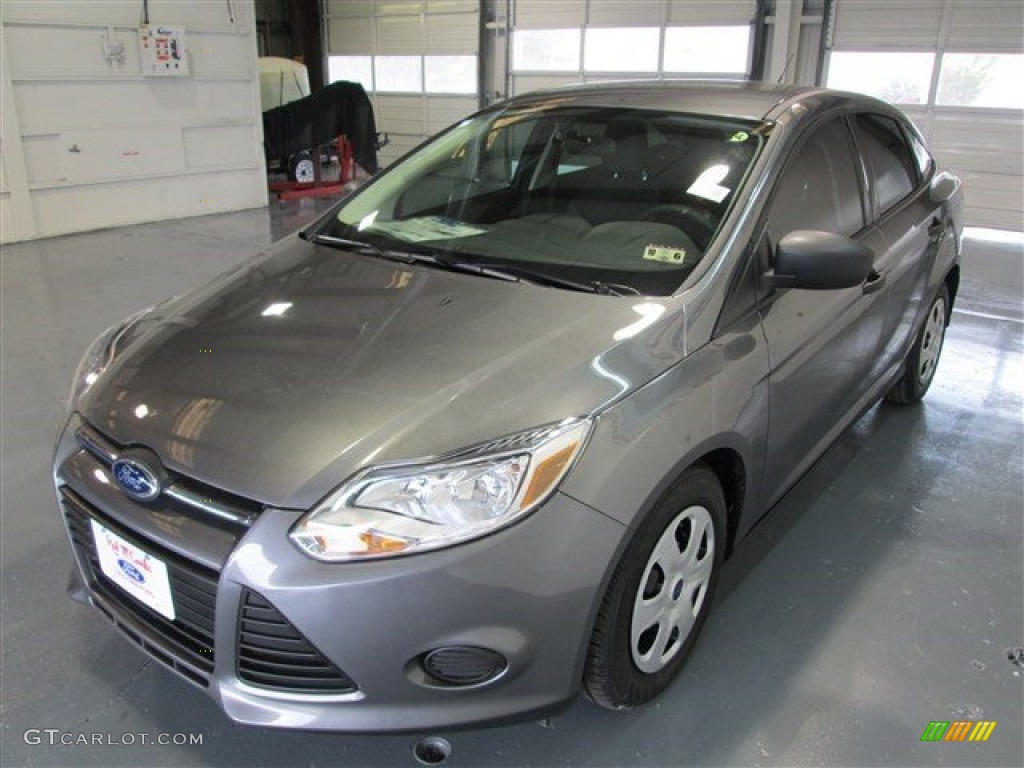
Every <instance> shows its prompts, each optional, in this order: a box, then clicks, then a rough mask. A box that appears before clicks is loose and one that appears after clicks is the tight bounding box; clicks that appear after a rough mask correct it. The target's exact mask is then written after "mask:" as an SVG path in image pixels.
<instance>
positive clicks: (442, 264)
mask: <svg viewBox="0 0 1024 768" xmlns="http://www.w3.org/2000/svg"><path fill="white" fill-rule="evenodd" d="M313 242H315V243H321V244H323V245H331V246H339V245H340V246H344V247H346V248H350V249H352V250H353V251H355V252H356V253H362V254H364V255H367V256H375V257H377V258H380V259H387V260H388V261H397V262H400V263H402V264H428V265H430V266H432V267H437V268H439V269H447V270H450V271H452V272H464V273H466V274H470V275H482V276H484V277H491V278H495V279H497V280H508V281H511V282H526V283H533V284H536V285H550V286H554V287H556V288H568V289H569V290H573V291H582V292H584V293H599V294H604V295H610V296H627V295H638V294H640V291H638V290H637V289H636V288H634V287H633V286H631V285H624V284H622V283H604V282H601V281H599V280H591V281H588V282H577V281H575V280H568V279H566V278H564V277H555V276H554V275H549V274H547V273H545V272H539V271H537V270H533V269H529V268H526V267H520V266H517V265H515V264H498V263H484V262H478V261H460V260H457V259H446V258H442V257H440V256H432V255H430V254H428V253H417V252H415V251H395V250H390V249H386V248H381V247H380V246H378V245H374V244H373V243H368V242H366V241H363V240H350V239H349V238H345V237H335V236H333V235H317V236H316V237H315V238H313Z"/></svg>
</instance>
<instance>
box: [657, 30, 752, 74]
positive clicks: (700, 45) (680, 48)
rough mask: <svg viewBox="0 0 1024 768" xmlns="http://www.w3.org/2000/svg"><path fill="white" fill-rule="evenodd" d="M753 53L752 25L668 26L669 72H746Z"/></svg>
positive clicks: (667, 59)
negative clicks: (751, 51) (751, 40)
mask: <svg viewBox="0 0 1024 768" xmlns="http://www.w3.org/2000/svg"><path fill="white" fill-rule="evenodd" d="M749 55H750V27H749V26H734V27H733V26H730V27H668V28H666V29H665V57H664V64H663V67H662V68H663V69H664V71H665V72H701V73H706V74H714V75H730V74H735V75H742V74H744V73H746V71H747V59H748V58H749Z"/></svg>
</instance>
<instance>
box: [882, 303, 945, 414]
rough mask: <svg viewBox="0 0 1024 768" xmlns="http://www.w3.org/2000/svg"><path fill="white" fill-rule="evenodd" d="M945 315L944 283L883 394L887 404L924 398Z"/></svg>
mask: <svg viewBox="0 0 1024 768" xmlns="http://www.w3.org/2000/svg"><path fill="white" fill-rule="evenodd" d="M948 318H949V291H948V290H947V288H946V286H945V285H943V286H942V288H941V289H940V290H939V293H938V295H937V296H936V297H935V300H934V301H932V305H931V306H930V307H929V308H928V316H927V317H926V318H925V321H924V326H922V328H921V332H920V333H919V334H918V336H917V339H915V340H914V346H913V347H911V348H910V354H909V355H907V365H906V370H905V371H904V372H903V377H902V378H901V379H900V380H899V381H897V382H896V384H895V385H893V388H892V389H890V390H889V392H888V393H887V394H886V396H885V399H886V400H888V401H889V402H890V403H898V404H899V405H909V404H911V403H916V402H918V401H919V400H921V398H922V397H924V395H925V393H926V392H927V391H928V388H929V387H930V386H931V385H932V379H934V378H935V368H936V366H937V365H938V364H939V355H940V354H941V352H942V342H943V340H944V339H945V337H946V322H947V320H948Z"/></svg>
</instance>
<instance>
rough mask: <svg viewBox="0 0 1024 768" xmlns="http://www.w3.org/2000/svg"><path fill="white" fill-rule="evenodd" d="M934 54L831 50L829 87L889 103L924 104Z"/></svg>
mask: <svg viewBox="0 0 1024 768" xmlns="http://www.w3.org/2000/svg"><path fill="white" fill-rule="evenodd" d="M934 64H935V54H934V53H903V52H889V51H881V52H880V51H870V52H869V51H833V52H832V56H831V57H830V58H829V65H828V87H829V88H839V89H840V90H843V91H857V92H858V93H866V94H868V95H869V96H874V97H876V98H879V99H882V100H883V101H888V102H889V103H890V104H927V103H928V89H929V87H930V85H931V80H932V67H933V66H934Z"/></svg>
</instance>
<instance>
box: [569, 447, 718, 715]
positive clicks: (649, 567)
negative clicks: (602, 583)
mask: <svg viewBox="0 0 1024 768" xmlns="http://www.w3.org/2000/svg"><path fill="white" fill-rule="evenodd" d="M725 522H726V505H725V495H724V494H723V492H722V487H721V485H720V483H719V482H718V478H717V477H716V476H715V474H714V472H712V471H711V470H710V469H709V468H708V467H707V466H705V465H703V464H696V465H694V466H693V467H691V468H689V469H688V470H686V472H685V473H684V474H683V475H682V476H681V477H680V478H679V480H678V481H676V483H675V484H674V485H673V486H672V487H671V488H670V489H669V490H668V491H667V492H666V494H665V495H664V496H663V497H662V498H661V500H660V501H659V502H658V503H657V504H656V505H655V507H654V509H652V510H651V512H650V513H649V514H648V516H647V518H646V519H645V520H644V521H643V522H642V523H641V524H640V526H639V527H638V528H637V531H636V533H635V534H634V536H633V540H632V541H631V542H630V544H629V546H628V547H627V548H626V551H625V552H624V553H623V555H622V559H621V560H620V561H619V564H618V565H617V566H616V568H615V572H614V574H613V576H612V579H611V582H610V583H609V585H608V589H607V592H606V594H605V596H604V599H603V600H602V603H601V607H600V609H599V611H598V617H597V621H596V623H595V626H594V634H593V636H592V638H591V641H590V648H589V653H588V657H587V663H586V669H585V673H584V689H585V691H586V693H587V695H588V696H589V697H590V698H591V699H592V700H593V701H594V702H595V703H597V704H599V705H600V706H602V707H605V708H608V709H631V708H633V707H636V706H639V705H640V704H643V703H645V702H647V701H650V700H651V699H653V698H654V697H655V696H657V695H658V694H659V693H661V692H662V691H663V690H664V689H665V688H666V687H667V686H668V685H669V683H671V682H672V680H673V679H674V678H675V676H676V675H677V674H678V673H679V671H680V669H682V666H683V664H684V663H685V661H686V659H687V657H688V656H689V655H690V653H691V652H692V651H693V648H694V645H695V644H696V642H697V637H698V636H699V635H700V631H701V628H702V627H703V626H704V622H705V621H706V619H707V615H708V610H709V608H710V606H711V601H712V596H713V594H714V590H715V584H716V582H717V580H718V572H719V570H720V569H721V564H722V559H723V551H724V548H725V531H726V525H725Z"/></svg>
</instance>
